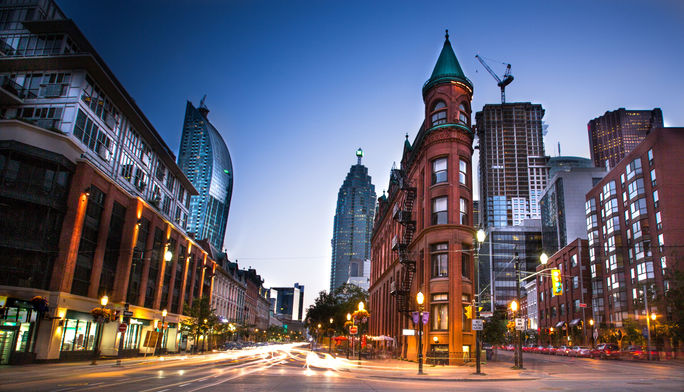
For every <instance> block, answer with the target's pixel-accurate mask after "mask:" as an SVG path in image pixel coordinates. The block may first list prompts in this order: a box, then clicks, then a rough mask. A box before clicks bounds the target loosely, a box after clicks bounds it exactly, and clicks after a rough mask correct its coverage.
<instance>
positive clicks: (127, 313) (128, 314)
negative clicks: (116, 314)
mask: <svg viewBox="0 0 684 392" xmlns="http://www.w3.org/2000/svg"><path fill="white" fill-rule="evenodd" d="M123 315H124V317H131V316H133V312H131V311H130V310H124V312H123Z"/></svg>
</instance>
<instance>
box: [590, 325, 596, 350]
mask: <svg viewBox="0 0 684 392" xmlns="http://www.w3.org/2000/svg"><path fill="white" fill-rule="evenodd" d="M589 325H591V347H592V348H593V347H594V345H595V344H596V342H595V338H594V319H589Z"/></svg>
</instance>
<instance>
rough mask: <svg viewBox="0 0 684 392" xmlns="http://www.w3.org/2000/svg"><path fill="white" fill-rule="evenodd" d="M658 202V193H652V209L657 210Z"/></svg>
mask: <svg viewBox="0 0 684 392" xmlns="http://www.w3.org/2000/svg"><path fill="white" fill-rule="evenodd" d="M659 201H660V200H659V199H658V191H657V190H656V191H653V207H655V208H658V205H659V204H660V203H659Z"/></svg>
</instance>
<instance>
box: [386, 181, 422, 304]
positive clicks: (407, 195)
mask: <svg viewBox="0 0 684 392" xmlns="http://www.w3.org/2000/svg"><path fill="white" fill-rule="evenodd" d="M392 176H393V177H394V178H393V179H394V180H395V181H396V182H397V184H398V185H399V189H400V190H401V192H403V193H404V198H403V200H402V202H401V204H400V203H397V204H395V205H394V211H393V214H392V217H393V219H394V220H396V221H397V222H399V224H401V225H402V226H404V232H403V234H402V235H401V240H398V239H397V238H396V237H395V238H394V239H393V241H392V250H394V251H396V252H397V253H398V254H399V263H401V265H402V269H401V277H400V280H399V281H398V282H396V283H395V285H394V290H393V293H392V294H394V296H395V297H396V299H397V310H398V311H399V312H400V313H406V314H408V312H409V306H410V303H411V301H410V295H411V284H412V283H413V276H414V275H415V273H416V261H415V260H412V259H411V254H410V252H409V245H410V244H411V241H413V235H414V234H415V232H416V221H415V220H414V219H413V205H414V204H415V201H416V195H417V189H416V187H413V186H411V185H410V184H409V181H408V180H407V179H406V173H405V172H404V171H403V170H401V169H394V170H392Z"/></svg>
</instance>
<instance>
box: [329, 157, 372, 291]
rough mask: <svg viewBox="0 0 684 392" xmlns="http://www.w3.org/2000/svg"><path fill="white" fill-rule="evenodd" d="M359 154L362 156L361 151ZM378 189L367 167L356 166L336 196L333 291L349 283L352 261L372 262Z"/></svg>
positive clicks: (332, 269)
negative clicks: (371, 240) (372, 240)
mask: <svg viewBox="0 0 684 392" xmlns="http://www.w3.org/2000/svg"><path fill="white" fill-rule="evenodd" d="M358 153H361V155H362V154H363V152H362V151H361V150H359V152H357V154H358ZM375 198H376V196H375V186H374V185H373V184H372V183H371V177H370V176H369V175H368V168H367V167H365V166H363V165H362V164H361V156H358V163H357V164H356V165H353V166H352V167H351V169H350V170H349V173H348V174H347V178H345V180H344V183H342V186H341V187H340V191H339V192H338V194H337V208H336V210H335V220H334V226H333V238H332V263H331V267H330V291H333V290H334V289H335V288H337V287H339V286H341V285H342V284H344V283H347V281H348V280H349V277H350V273H349V267H350V263H351V261H352V260H358V261H361V262H363V260H370V253H371V252H370V245H371V244H370V239H371V234H372V231H373V218H374V216H375Z"/></svg>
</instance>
